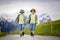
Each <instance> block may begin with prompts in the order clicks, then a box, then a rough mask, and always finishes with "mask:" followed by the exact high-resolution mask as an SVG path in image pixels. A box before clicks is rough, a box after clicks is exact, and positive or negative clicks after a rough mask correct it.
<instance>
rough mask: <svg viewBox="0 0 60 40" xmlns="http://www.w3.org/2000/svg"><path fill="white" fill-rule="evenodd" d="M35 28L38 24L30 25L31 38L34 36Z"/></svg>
mask: <svg viewBox="0 0 60 40" xmlns="http://www.w3.org/2000/svg"><path fill="white" fill-rule="evenodd" d="M35 28H36V24H30V30H31V36H33V35H34V31H35Z"/></svg>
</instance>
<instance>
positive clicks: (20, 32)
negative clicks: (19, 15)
mask: <svg viewBox="0 0 60 40" xmlns="http://www.w3.org/2000/svg"><path fill="white" fill-rule="evenodd" d="M19 26H20V34H22V24H20V25H19Z"/></svg>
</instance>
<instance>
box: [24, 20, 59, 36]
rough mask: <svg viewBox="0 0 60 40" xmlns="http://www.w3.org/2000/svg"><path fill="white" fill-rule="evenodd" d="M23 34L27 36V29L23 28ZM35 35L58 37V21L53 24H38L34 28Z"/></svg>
mask: <svg viewBox="0 0 60 40" xmlns="http://www.w3.org/2000/svg"><path fill="white" fill-rule="evenodd" d="M51 24H52V31H51ZM25 33H26V34H29V29H28V28H25ZM35 34H37V35H52V36H60V20H58V21H54V22H48V23H44V24H39V25H38V26H37V27H36V30H35Z"/></svg>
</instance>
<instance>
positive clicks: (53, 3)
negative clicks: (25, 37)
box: [0, 0, 60, 35]
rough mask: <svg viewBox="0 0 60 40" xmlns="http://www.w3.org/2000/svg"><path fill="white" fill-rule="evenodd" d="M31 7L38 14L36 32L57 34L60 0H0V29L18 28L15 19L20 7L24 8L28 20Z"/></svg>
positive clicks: (59, 20) (5, 30) (59, 21)
mask: <svg viewBox="0 0 60 40" xmlns="http://www.w3.org/2000/svg"><path fill="white" fill-rule="evenodd" d="M32 8H34V9H36V14H37V15H38V25H37V26H38V27H37V28H36V32H37V33H36V34H39V35H41V34H45V35H53V34H54V35H58V34H59V33H60V32H59V31H60V29H59V28H60V27H59V26H60V25H59V24H60V0H0V31H1V32H9V33H10V32H12V31H15V30H19V25H18V24H17V23H16V22H15V19H16V17H17V15H18V14H19V11H20V9H24V10H25V13H24V15H25V16H26V19H27V20H26V21H28V16H29V14H30V10H31V9H32ZM26 23H27V22H26ZM26 26H28V25H26ZM42 29H44V30H48V31H44V30H42ZM27 30H28V31H29V29H27V28H25V31H26V34H29V32H28V31H27ZM52 30H53V31H52ZM17 33H18V31H17ZM47 33H50V34H47Z"/></svg>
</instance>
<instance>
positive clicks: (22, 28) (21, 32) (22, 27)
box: [20, 24, 24, 36]
mask: <svg viewBox="0 0 60 40" xmlns="http://www.w3.org/2000/svg"><path fill="white" fill-rule="evenodd" d="M20 35H21V36H22V35H24V24H21V27H20Z"/></svg>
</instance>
